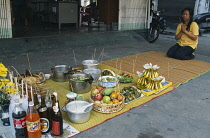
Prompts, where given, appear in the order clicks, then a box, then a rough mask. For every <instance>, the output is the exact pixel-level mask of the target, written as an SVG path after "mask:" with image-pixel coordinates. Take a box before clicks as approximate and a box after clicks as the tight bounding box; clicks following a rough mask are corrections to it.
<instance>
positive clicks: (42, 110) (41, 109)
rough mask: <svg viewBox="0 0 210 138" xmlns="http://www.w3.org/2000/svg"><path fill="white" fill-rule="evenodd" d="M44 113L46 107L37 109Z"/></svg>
mask: <svg viewBox="0 0 210 138" xmlns="http://www.w3.org/2000/svg"><path fill="white" fill-rule="evenodd" d="M44 111H47V107H44V108H40V109H39V112H44Z"/></svg>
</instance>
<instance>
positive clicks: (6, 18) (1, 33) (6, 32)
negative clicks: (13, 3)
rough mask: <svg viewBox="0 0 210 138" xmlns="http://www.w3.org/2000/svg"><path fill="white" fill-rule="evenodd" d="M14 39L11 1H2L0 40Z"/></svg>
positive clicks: (0, 8) (0, 0)
mask: <svg viewBox="0 0 210 138" xmlns="http://www.w3.org/2000/svg"><path fill="white" fill-rule="evenodd" d="M1 38H12V25H11V10H10V0H0V39H1Z"/></svg>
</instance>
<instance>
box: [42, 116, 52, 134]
mask: <svg viewBox="0 0 210 138" xmlns="http://www.w3.org/2000/svg"><path fill="white" fill-rule="evenodd" d="M49 124H50V123H49V120H48V119H47V118H40V125H41V131H42V132H47V131H48V130H49Z"/></svg>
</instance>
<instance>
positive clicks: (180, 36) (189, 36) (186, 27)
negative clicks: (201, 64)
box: [167, 8, 199, 60]
mask: <svg viewBox="0 0 210 138" xmlns="http://www.w3.org/2000/svg"><path fill="white" fill-rule="evenodd" d="M192 17H193V11H192V9H190V8H185V9H183V10H182V16H181V21H182V22H181V23H180V24H179V25H178V26H177V29H176V35H175V39H176V40H179V41H178V42H177V43H176V44H175V45H174V46H172V47H171V48H170V49H169V50H168V52H167V56H168V57H171V58H176V59H180V60H190V59H193V58H194V57H195V56H194V54H193V52H194V51H195V49H196V48H197V45H198V35H199V27H198V25H197V23H196V22H193V19H192Z"/></svg>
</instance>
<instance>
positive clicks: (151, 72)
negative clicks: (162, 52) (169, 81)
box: [143, 68, 158, 79]
mask: <svg viewBox="0 0 210 138" xmlns="http://www.w3.org/2000/svg"><path fill="white" fill-rule="evenodd" d="M143 76H145V78H151V79H152V78H156V77H158V72H157V70H154V69H152V68H150V69H146V70H145V71H144V73H143Z"/></svg>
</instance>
